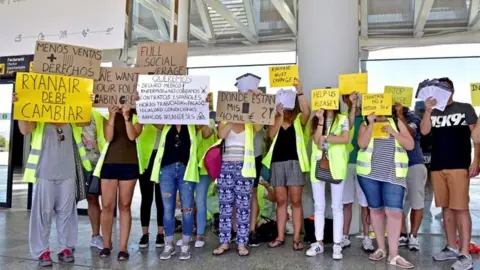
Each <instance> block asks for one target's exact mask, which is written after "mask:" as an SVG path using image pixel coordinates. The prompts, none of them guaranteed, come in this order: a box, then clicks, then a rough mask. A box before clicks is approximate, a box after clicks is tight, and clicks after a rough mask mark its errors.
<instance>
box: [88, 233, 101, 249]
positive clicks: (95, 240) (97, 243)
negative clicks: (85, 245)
mask: <svg viewBox="0 0 480 270" xmlns="http://www.w3.org/2000/svg"><path fill="white" fill-rule="evenodd" d="M90 247H94V248H96V249H98V250H102V249H103V237H102V236H101V235H94V236H92V239H91V240H90Z"/></svg>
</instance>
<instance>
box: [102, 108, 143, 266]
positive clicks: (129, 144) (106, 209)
mask: <svg viewBox="0 0 480 270" xmlns="http://www.w3.org/2000/svg"><path fill="white" fill-rule="evenodd" d="M108 111H109V117H108V119H104V123H103V127H104V135H105V140H106V141H107V143H106V144H105V146H104V147H103V149H102V153H101V156H100V159H99V160H98V162H97V166H96V167H95V171H94V173H93V175H94V176H96V177H100V178H101V190H102V206H103V210H102V215H101V226H102V232H103V237H104V240H103V246H104V248H103V249H102V251H100V257H101V258H107V257H109V256H110V253H111V250H112V226H113V211H114V210H115V205H116V201H117V189H118V209H119V211H120V247H119V250H120V252H119V253H118V256H117V259H118V260H119V261H124V260H128V258H129V257H130V254H128V252H127V250H128V238H129V236H130V229H131V226H132V213H131V204H132V198H133V191H134V189H135V185H136V183H137V179H138V177H139V174H140V172H139V167H138V157H137V145H136V142H135V140H136V139H137V138H138V136H140V134H141V132H142V125H140V124H138V123H136V122H137V117H136V115H134V113H133V111H131V110H130V107H129V106H128V105H122V106H116V105H114V106H112V107H110V108H109V109H108Z"/></svg>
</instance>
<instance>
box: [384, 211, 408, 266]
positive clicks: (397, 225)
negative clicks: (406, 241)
mask: <svg viewBox="0 0 480 270" xmlns="http://www.w3.org/2000/svg"><path fill="white" fill-rule="evenodd" d="M385 214H386V216H387V235H388V261H391V260H392V259H393V258H395V257H396V256H397V255H398V240H399V239H400V231H401V229H402V219H404V218H403V217H404V216H403V212H402V211H401V210H385ZM375 234H376V232H375ZM377 237H378V235H377ZM396 263H397V264H399V265H403V266H410V265H411V263H410V262H407V261H405V260H404V259H397V260H396Z"/></svg>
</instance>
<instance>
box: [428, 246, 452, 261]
mask: <svg viewBox="0 0 480 270" xmlns="http://www.w3.org/2000/svg"><path fill="white" fill-rule="evenodd" d="M457 258H458V251H457V250H456V249H453V248H451V247H449V246H446V247H445V248H444V249H442V251H440V252H438V253H436V254H435V255H433V259H434V260H435V261H448V260H456V259H457Z"/></svg>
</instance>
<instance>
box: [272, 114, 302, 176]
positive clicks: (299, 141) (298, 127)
mask: <svg viewBox="0 0 480 270" xmlns="http://www.w3.org/2000/svg"><path fill="white" fill-rule="evenodd" d="M300 117H301V114H299V115H298V116H297V118H296V119H295V121H293V127H294V129H295V137H296V142H295V143H296V144H297V156H298V162H299V163H300V168H301V169H302V172H309V171H310V160H309V159H308V155H307V147H306V146H305V137H304V135H303V127H302V122H301V120H300ZM280 128H282V127H280ZM277 137H278V132H277V135H275V138H273V142H272V145H270V150H268V153H267V156H265V158H264V159H263V160H262V164H263V165H265V166H266V167H267V168H270V166H271V164H272V156H273V149H274V148H275V144H276V143H277Z"/></svg>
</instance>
